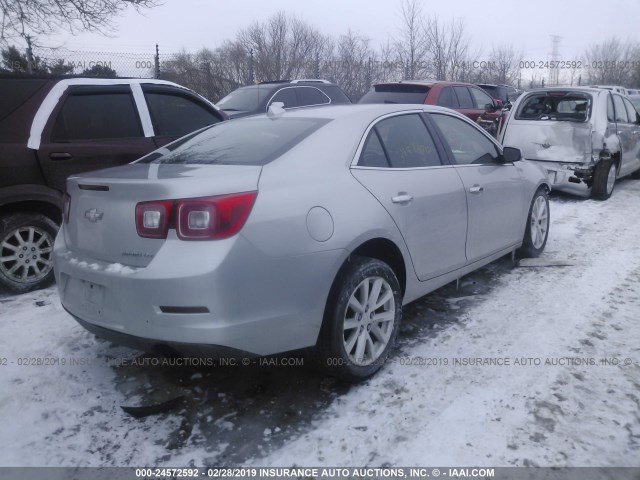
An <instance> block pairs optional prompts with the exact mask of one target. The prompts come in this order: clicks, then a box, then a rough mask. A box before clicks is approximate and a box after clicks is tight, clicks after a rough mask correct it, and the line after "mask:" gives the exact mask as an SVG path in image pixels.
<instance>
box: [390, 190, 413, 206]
mask: <svg viewBox="0 0 640 480" xmlns="http://www.w3.org/2000/svg"><path fill="white" fill-rule="evenodd" d="M411 200H413V196H411V195H409V194H408V193H404V192H400V193H399V194H398V195H396V196H395V197H391V201H392V202H393V203H400V204H407V203H410V202H411Z"/></svg>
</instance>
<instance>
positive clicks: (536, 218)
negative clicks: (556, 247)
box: [518, 188, 551, 258]
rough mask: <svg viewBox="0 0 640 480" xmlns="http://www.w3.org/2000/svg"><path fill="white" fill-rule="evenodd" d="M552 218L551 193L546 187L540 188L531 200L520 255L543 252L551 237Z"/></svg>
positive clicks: (531, 255) (532, 256)
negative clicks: (550, 207)
mask: <svg viewBox="0 0 640 480" xmlns="http://www.w3.org/2000/svg"><path fill="white" fill-rule="evenodd" d="M550 218H551V216H550V213H549V195H548V194H547V190H546V189H545V188H540V189H538V191H537V192H536V193H535V195H534V196H533V199H532V200H531V206H530V207H529V216H528V217H527V228H526V229H525V231H524V239H523V240H522V247H520V250H519V251H518V256H519V257H521V258H522V257H524V258H535V257H539V256H540V255H541V254H542V252H543V251H544V247H545V246H546V245H547V238H548V237H549V223H550Z"/></svg>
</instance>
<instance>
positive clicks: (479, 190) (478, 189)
mask: <svg viewBox="0 0 640 480" xmlns="http://www.w3.org/2000/svg"><path fill="white" fill-rule="evenodd" d="M469 191H470V192H471V193H482V192H484V187H481V186H480V185H474V186H473V187H471V188H469Z"/></svg>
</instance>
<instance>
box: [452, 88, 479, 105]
mask: <svg viewBox="0 0 640 480" xmlns="http://www.w3.org/2000/svg"><path fill="white" fill-rule="evenodd" d="M453 90H454V91H455V92H456V96H457V97H458V104H459V105H460V108H475V106H474V104H473V99H472V98H471V94H470V93H469V90H468V89H467V87H453Z"/></svg>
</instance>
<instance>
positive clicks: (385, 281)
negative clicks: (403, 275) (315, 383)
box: [316, 256, 402, 382]
mask: <svg viewBox="0 0 640 480" xmlns="http://www.w3.org/2000/svg"><path fill="white" fill-rule="evenodd" d="M401 316H402V294H401V292H400V285H399V283H398V279H397V278H396V275H395V273H394V272H393V270H392V269H391V268H390V267H389V266H388V265H387V264H386V263H384V262H381V261H380V260H377V259H373V258H368V257H355V256H354V257H352V258H351V259H350V260H349V262H348V263H347V265H346V266H345V267H343V269H342V271H341V273H340V274H339V275H338V278H337V279H336V281H335V282H334V285H333V287H332V288H331V293H330V294H329V299H328V301H327V306H326V308H325V314H324V319H323V324H322V329H321V331H320V336H319V338H318V343H317V345H316V354H317V364H318V367H319V368H320V369H321V370H322V371H323V372H324V373H327V374H329V375H332V376H334V377H338V378H340V379H342V380H346V381H348V382H359V381H361V380H364V379H366V378H368V377H370V376H371V375H373V374H374V373H376V372H377V371H378V370H379V369H380V368H381V367H382V365H383V364H384V362H385V361H386V359H387V357H388V356H389V352H390V351H391V350H392V349H393V346H394V344H395V341H396V336H397V334H398V327H399V325H400V319H401Z"/></svg>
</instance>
